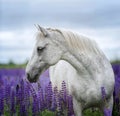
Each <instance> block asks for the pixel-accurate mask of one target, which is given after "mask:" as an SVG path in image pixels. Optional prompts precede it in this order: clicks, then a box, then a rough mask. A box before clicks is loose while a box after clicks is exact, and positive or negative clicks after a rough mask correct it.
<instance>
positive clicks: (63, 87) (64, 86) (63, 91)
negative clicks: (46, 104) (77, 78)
mask: <svg viewBox="0 0 120 116" xmlns="http://www.w3.org/2000/svg"><path fill="white" fill-rule="evenodd" d="M61 94H62V98H63V100H64V102H65V104H67V95H68V93H67V88H66V83H65V81H63V82H62V90H61Z"/></svg>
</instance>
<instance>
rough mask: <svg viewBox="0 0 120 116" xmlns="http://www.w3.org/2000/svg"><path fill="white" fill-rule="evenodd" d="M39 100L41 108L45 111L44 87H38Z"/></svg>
mask: <svg viewBox="0 0 120 116" xmlns="http://www.w3.org/2000/svg"><path fill="white" fill-rule="evenodd" d="M38 100H39V110H40V111H43V110H44V109H45V101H44V95H43V89H42V88H39V89H38Z"/></svg>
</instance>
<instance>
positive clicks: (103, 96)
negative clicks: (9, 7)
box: [101, 87, 106, 100]
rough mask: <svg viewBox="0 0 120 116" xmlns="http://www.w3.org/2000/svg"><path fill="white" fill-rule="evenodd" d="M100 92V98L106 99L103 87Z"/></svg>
mask: <svg viewBox="0 0 120 116" xmlns="http://www.w3.org/2000/svg"><path fill="white" fill-rule="evenodd" d="M101 93H102V99H103V100H106V92H105V88H104V87H101Z"/></svg>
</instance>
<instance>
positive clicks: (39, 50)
mask: <svg viewBox="0 0 120 116" xmlns="http://www.w3.org/2000/svg"><path fill="white" fill-rule="evenodd" d="M44 48H45V47H38V48H37V52H42V51H43V50H44Z"/></svg>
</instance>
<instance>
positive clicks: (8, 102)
mask: <svg viewBox="0 0 120 116" xmlns="http://www.w3.org/2000/svg"><path fill="white" fill-rule="evenodd" d="M10 91H11V86H10V84H7V85H6V86H5V101H6V104H7V106H8V107H10Z"/></svg>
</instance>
